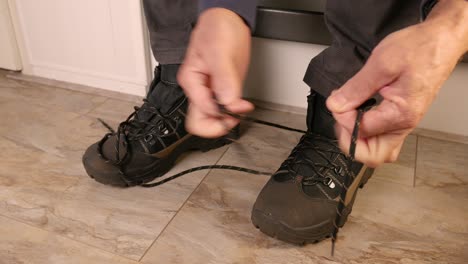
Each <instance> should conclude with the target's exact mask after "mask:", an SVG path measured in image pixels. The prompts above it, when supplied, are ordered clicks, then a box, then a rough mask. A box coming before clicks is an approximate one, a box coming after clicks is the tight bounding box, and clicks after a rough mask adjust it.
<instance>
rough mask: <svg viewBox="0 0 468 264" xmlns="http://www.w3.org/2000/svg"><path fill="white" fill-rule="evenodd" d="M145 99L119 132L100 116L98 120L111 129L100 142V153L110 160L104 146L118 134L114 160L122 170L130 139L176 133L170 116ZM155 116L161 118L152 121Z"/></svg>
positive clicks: (121, 125) (127, 155)
mask: <svg viewBox="0 0 468 264" xmlns="http://www.w3.org/2000/svg"><path fill="white" fill-rule="evenodd" d="M143 101H144V104H143V106H142V107H137V106H135V111H134V112H133V113H131V114H130V115H129V116H128V117H127V119H126V120H125V121H123V122H122V123H120V124H119V127H118V128H117V132H116V131H114V130H113V129H112V127H111V126H109V125H108V124H107V123H106V122H104V121H103V120H102V119H100V118H98V121H99V122H101V123H102V124H103V125H104V126H105V127H106V128H107V129H109V131H110V132H109V133H107V134H106V135H104V137H103V138H102V139H101V141H100V142H99V144H98V152H99V155H101V157H102V158H104V159H106V160H108V161H109V160H110V159H108V158H106V157H105V156H104V154H103V150H102V147H103V145H104V143H105V142H106V141H107V140H108V139H109V138H110V137H111V136H113V135H116V137H117V139H116V142H115V161H112V162H113V164H115V165H118V166H119V167H120V170H121V171H123V166H124V165H125V164H126V162H127V161H128V159H127V158H128V157H129V150H128V147H129V141H130V140H137V139H140V138H144V137H147V136H150V135H151V136H153V135H156V136H157V137H160V136H162V135H163V134H168V133H174V132H175V131H176V127H175V124H172V123H173V121H172V119H171V118H170V117H168V116H165V115H164V114H162V113H161V111H160V110H159V109H158V108H156V107H155V106H154V105H153V104H152V103H151V102H149V101H148V100H146V99H144V100H143ZM154 118H158V119H159V120H158V121H157V122H154V121H153V122H151V120H153V119H154ZM156 132H159V133H160V134H157V133H156ZM121 145H122V146H121ZM121 147H123V148H124V150H123V151H124V152H123V156H122V155H121V154H122V153H121V151H122V149H121ZM121 156H122V157H121Z"/></svg>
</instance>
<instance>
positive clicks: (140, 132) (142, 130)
mask: <svg viewBox="0 0 468 264" xmlns="http://www.w3.org/2000/svg"><path fill="white" fill-rule="evenodd" d="M375 103H376V101H375V100H374V99H369V100H367V101H366V102H364V104H362V105H361V106H360V107H358V108H357V116H356V120H355V123H354V129H353V132H352V135H351V143H350V147H349V157H348V161H349V167H351V164H352V162H354V161H355V154H356V141H357V139H358V134H359V127H360V124H361V120H362V116H363V115H364V113H365V112H366V111H368V110H369V109H370V108H372V107H373V106H374V105H375ZM139 110H140V109H139V108H135V112H134V113H132V114H131V115H130V116H129V117H128V118H127V120H126V121H124V122H122V123H121V124H120V125H119V129H118V130H117V142H116V151H117V154H116V155H117V157H116V158H117V165H121V164H122V162H123V161H124V160H125V158H126V156H127V153H125V155H124V157H123V158H120V153H119V151H120V149H119V146H120V143H119V140H120V137H121V136H122V137H123V139H124V140H123V142H124V143H123V145H124V146H126V145H128V140H131V139H134V138H135V137H140V136H145V135H147V134H149V133H154V130H153V129H154V128H156V127H157V126H155V125H154V124H152V123H149V122H146V121H141V120H136V119H132V118H133V117H134V116H135V115H136V114H137V112H138V111H139ZM145 111H148V112H150V113H153V114H156V115H159V116H161V117H162V120H167V119H168V118H167V117H165V116H163V115H162V114H161V113H160V112H159V110H157V109H156V108H154V107H151V108H148V109H145ZM220 111H221V113H222V114H226V115H230V116H232V117H235V118H237V119H239V120H242V121H247V122H251V123H257V124H262V125H266V126H270V127H275V128H279V129H283V130H287V131H293V132H298V133H303V134H305V136H304V137H303V138H302V139H301V143H302V144H298V147H296V148H295V149H294V150H293V152H292V154H291V155H290V156H292V157H294V156H295V155H294V153H295V152H296V153H300V149H301V148H304V147H313V148H315V150H316V151H320V150H319V149H318V148H317V147H316V146H314V145H313V143H312V141H310V140H307V138H308V136H311V135H310V133H309V132H307V131H304V130H301V129H296V128H291V127H287V126H283V125H280V124H276V123H272V122H267V121H263V120H259V119H256V118H253V117H249V116H244V115H239V114H235V113H232V112H230V111H228V110H226V109H225V108H224V107H222V106H221V107H220ZM98 120H99V121H100V122H101V123H102V124H103V125H104V126H105V127H106V128H108V129H109V130H110V131H111V133H108V134H106V136H105V137H104V138H103V139H102V140H101V142H100V144H99V148H98V149H99V151H100V153H101V155H102V151H101V147H102V144H103V143H104V142H105V140H107V139H108V138H109V137H110V136H111V135H113V134H114V133H115V132H114V131H113V129H112V128H111V127H110V126H109V125H108V124H107V123H106V122H104V121H103V120H101V119H98ZM135 120H136V121H135ZM145 125H147V126H150V129H148V128H146V127H145ZM129 127H131V128H134V129H135V128H136V130H133V131H132V132H133V133H130V132H128V131H130V129H128V128H129ZM312 138H314V140H323V138H321V137H320V136H317V135H315V136H312ZM328 141H329V139H328ZM325 151H331V152H335V153H338V154H342V152H341V151H339V149H337V150H335V149H333V148H331V149H328V150H325ZM126 152H127V151H126ZM322 157H324V158H325V156H324V155H322ZM293 159H294V160H291V161H289V162H287V166H288V170H291V171H292V172H293V173H295V172H294V169H293V168H292V166H291V165H292V164H294V162H293V161H295V160H296V159H295V158H293ZM325 159H326V160H327V162H328V164H327V165H322V166H324V167H327V168H333V169H335V168H336V167H334V165H333V164H332V162H331V161H330V160H329V159H327V158H325ZM299 162H305V163H306V162H307V163H308V164H313V161H311V160H309V159H307V158H304V157H303V158H302V159H301V160H300V161H299ZM330 166H331V167H330ZM312 167H313V168H314V172H315V174H314V175H313V176H311V177H304V178H303V179H301V183H302V184H304V185H314V184H317V183H323V184H325V185H327V184H328V183H329V180H330V179H329V178H327V177H326V176H324V175H323V174H321V173H320V169H317V168H316V167H315V166H312ZM213 169H220V170H233V171H240V172H244V173H249V174H254V175H269V176H271V175H273V173H271V172H263V171H258V170H253V169H249V168H244V167H238V166H231V165H204V166H198V167H193V168H190V169H188V170H184V171H182V172H179V173H177V174H175V175H172V176H169V177H167V178H165V179H163V180H160V181H157V182H154V183H145V184H141V185H140V186H141V187H144V188H152V187H156V186H159V185H162V184H164V183H167V182H170V181H172V180H175V179H177V178H179V177H181V176H184V175H187V174H189V173H192V172H195V171H201V170H213ZM354 179H355V175H354V174H352V173H346V174H345V179H344V183H343V186H342V189H341V190H342V191H341V193H340V198H339V202H338V205H337V207H336V218H335V221H334V223H333V224H334V230H333V232H332V234H331V239H332V247H331V255H332V256H333V255H334V252H335V243H336V240H337V237H338V231H339V229H340V227H339V226H338V223H339V222H340V221H341V217H342V214H343V210H344V209H345V203H344V201H345V198H346V195H347V192H348V188H349V186H350V185H351V184H352V183H353V181H354Z"/></svg>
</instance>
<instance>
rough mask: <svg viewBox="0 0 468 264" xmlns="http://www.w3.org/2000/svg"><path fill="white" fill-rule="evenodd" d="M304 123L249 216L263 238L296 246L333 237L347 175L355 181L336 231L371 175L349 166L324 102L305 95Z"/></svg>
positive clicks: (358, 165) (369, 171) (360, 167)
mask: <svg viewBox="0 0 468 264" xmlns="http://www.w3.org/2000/svg"><path fill="white" fill-rule="evenodd" d="M314 97H317V98H315V100H314ZM314 101H316V102H315V103H314ZM307 121H308V127H309V130H308V132H307V133H306V134H305V135H304V136H303V137H302V138H301V140H300V141H299V143H298V144H297V146H296V147H295V148H294V149H293V151H292V152H291V154H290V155H289V157H288V158H287V159H286V160H285V161H284V162H283V164H282V165H281V167H280V168H279V169H278V171H277V172H276V173H275V174H274V175H273V176H272V177H271V179H270V180H269V181H268V183H267V184H266V185H265V186H264V187H263V189H262V191H261V192H260V194H259V196H258V197H257V200H256V202H255V204H254V206H253V209H252V217H251V218H252V223H253V224H254V225H255V226H256V227H257V228H259V229H260V230H261V231H262V232H263V233H265V234H267V235H269V236H271V237H275V238H278V239H280V240H283V241H286V242H289V243H294V244H300V245H302V244H306V243H315V242H318V241H320V240H322V239H325V238H327V237H330V236H331V235H332V233H333V231H334V222H335V219H336V212H337V206H338V203H339V198H340V193H341V191H342V188H343V185H344V181H345V176H346V174H353V176H356V177H355V180H354V181H353V182H352V184H351V185H350V186H349V188H348V192H347V196H346V198H345V202H344V205H345V209H344V210H343V214H342V217H341V221H340V222H339V223H337V224H338V226H339V227H342V226H343V225H344V224H345V222H346V220H347V217H348V215H349V214H350V213H351V210H352V207H353V203H354V199H355V198H356V193H357V189H358V187H361V188H362V187H363V186H364V185H365V184H366V182H367V180H368V179H369V178H370V177H371V175H372V172H373V169H368V168H366V167H365V166H363V164H361V163H359V162H351V161H350V160H349V158H348V157H347V156H346V155H345V154H344V153H343V152H342V151H341V150H340V148H339V147H338V142H337V140H336V138H335V135H334V129H333V125H334V119H333V117H332V116H331V114H330V113H328V111H327V110H326V106H325V98H323V97H321V96H319V95H311V96H309V109H308V117H307ZM353 178H354V177H353Z"/></svg>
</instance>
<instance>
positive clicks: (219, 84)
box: [210, 59, 243, 106]
mask: <svg viewBox="0 0 468 264" xmlns="http://www.w3.org/2000/svg"><path fill="white" fill-rule="evenodd" d="M210 78H211V85H212V89H213V92H214V94H215V96H216V99H217V100H218V102H219V103H220V104H223V105H226V106H229V105H232V104H235V103H237V102H238V101H240V99H241V97H242V82H243V80H242V79H241V76H240V74H239V73H238V71H237V69H236V67H235V66H234V63H233V62H232V61H230V60H228V59H227V60H226V61H222V62H220V63H217V65H215V67H214V69H213V70H212V75H211V76H210Z"/></svg>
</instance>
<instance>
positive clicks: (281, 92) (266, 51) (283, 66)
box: [244, 38, 326, 108]
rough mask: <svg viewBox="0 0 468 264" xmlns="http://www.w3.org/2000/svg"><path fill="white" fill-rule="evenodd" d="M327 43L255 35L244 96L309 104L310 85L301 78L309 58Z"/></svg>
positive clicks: (273, 101)
mask: <svg viewBox="0 0 468 264" xmlns="http://www.w3.org/2000/svg"><path fill="white" fill-rule="evenodd" d="M325 48H326V46H322V45H314V44H305V43H299V42H290V41H281V40H271V39H262V38H254V41H253V44H252V62H251V65H250V70H249V75H248V77H247V80H246V88H245V94H244V95H245V96H246V97H248V98H254V99H258V100H261V101H266V102H272V103H276V104H283V105H287V106H293V107H302V108H307V99H306V96H307V95H308V94H309V90H310V88H309V86H307V85H306V84H305V83H304V82H303V81H302V79H303V78H304V74H305V72H306V69H307V66H308V65H309V62H310V60H311V59H312V58H313V57H315V56H316V55H317V54H319V53H320V52H321V51H322V50H323V49H325Z"/></svg>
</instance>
